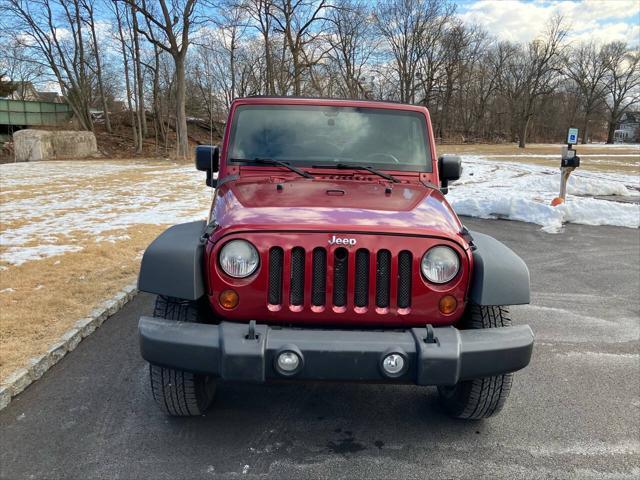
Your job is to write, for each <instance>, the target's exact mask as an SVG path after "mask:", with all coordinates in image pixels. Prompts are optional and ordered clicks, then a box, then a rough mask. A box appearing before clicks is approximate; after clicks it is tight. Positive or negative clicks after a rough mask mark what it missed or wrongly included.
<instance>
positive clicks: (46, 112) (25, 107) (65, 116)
mask: <svg viewBox="0 0 640 480" xmlns="http://www.w3.org/2000/svg"><path fill="white" fill-rule="evenodd" d="M72 115H73V112H72V110H71V107H70V106H69V105H68V104H66V103H53V102H34V101H28V100H8V99H2V98H0V142H3V141H6V140H8V137H9V135H10V134H11V133H12V132H13V131H15V130H18V129H20V128H26V127H33V126H39V125H56V124H58V123H62V122H65V121H67V120H69V119H70V118H71V116H72Z"/></svg>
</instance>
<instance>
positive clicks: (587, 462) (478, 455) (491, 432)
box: [0, 219, 640, 479]
mask: <svg viewBox="0 0 640 480" xmlns="http://www.w3.org/2000/svg"><path fill="white" fill-rule="evenodd" d="M464 222H465V224H466V225H467V226H468V227H469V228H471V229H472V230H478V231H481V232H484V233H488V234H490V235H493V236H495V237H496V238H498V239H500V240H502V241H503V242H505V243H506V244H507V245H509V246H510V247H511V248H513V249H514V250H515V251H516V252H517V253H518V254H520V255H521V256H522V257H523V258H524V260H525V261H526V262H527V264H528V265H529V268H530V270H531V279H532V304H531V305H530V306H521V307H514V308H513V309H512V313H513V318H514V322H515V323H529V324H530V325H531V327H532V328H533V330H534V332H535V334H536V342H537V343H536V346H535V350H534V359H533V361H532V364H531V365H530V366H529V368H527V369H526V370H524V371H522V372H520V373H519V374H517V376H516V379H515V382H514V386H513V390H512V392H511V397H510V399H509V402H508V403H507V406H506V407H505V409H504V410H503V412H502V413H501V414H500V415H499V416H497V417H495V418H492V419H488V420H484V421H481V422H472V423H469V422H463V421H456V420H451V419H449V418H448V417H446V416H445V415H444V414H443V412H442V411H441V410H440V409H439V407H438V404H437V393H436V391H435V389H432V388H419V387H415V386H402V387H391V386H383V385H364V384H285V383H283V384H271V385H267V386H252V385H237V384H225V385H221V386H220V387H219V389H218V395H217V399H216V401H215V403H214V406H213V408H212V409H211V410H210V411H209V412H208V413H207V415H206V416H205V417H201V418H189V419H170V418H167V417H164V416H163V415H162V414H161V413H160V412H159V410H158V409H157V408H156V407H155V405H154V404H153V403H152V399H151V396H150V392H149V388H148V370H147V366H146V364H145V363H144V362H143V360H142V359H141V358H140V356H139V353H138V348H137V335H136V327H137V318H138V317H139V316H140V315H142V314H150V313H151V310H152V301H153V298H152V297H151V296H150V295H146V294H144V295H139V296H138V297H137V298H136V299H135V300H134V301H133V302H131V303H130V304H128V305H127V306H126V307H125V308H124V309H123V310H122V311H120V312H119V313H118V314H116V315H115V316H114V317H112V318H111V319H109V320H108V321H107V322H106V323H105V324H104V325H103V326H102V327H101V328H100V329H99V330H98V331H96V332H95V333H94V334H93V335H91V336H90V337H89V338H87V339H86V340H85V341H83V342H82V343H81V344H80V346H79V347H78V348H77V349H76V350H74V351H73V352H72V353H71V354H69V355H68V356H67V357H65V358H64V359H63V360H62V361H61V362H60V363H59V364H58V365H56V366H55V367H54V368H53V369H52V370H51V371H49V372H48V373H47V374H46V375H45V376H44V377H43V378H42V379H41V380H39V381H38V382H36V383H35V384H34V385H32V386H30V387H29V388H28V389H27V390H26V391H25V392H23V393H22V394H21V395H19V396H18V397H17V398H15V399H14V400H13V402H12V403H11V404H10V405H9V407H7V408H6V409H5V410H3V411H1V412H0V476H1V477H2V478H6V479H21V478H79V479H94V478H127V479H128V478H138V479H143V478H150V479H151V478H152V479H164V478H167V479H168V478H171V479H175V478H190V479H191V478H213V477H216V476H220V477H244V478H255V477H260V478H262V477H267V478H349V479H355V478H363V479H370V478H415V479H424V478H485V477H492V478H526V479H531V478H638V477H639V476H640V356H639V350H640V349H639V346H640V341H639V335H640V296H639V292H640V235H639V231H638V230H634V229H626V228H613V227H586V226H579V225H570V226H568V227H567V228H566V229H565V231H564V233H562V234H559V235H549V234H546V233H543V232H540V231H539V227H537V226H535V225H530V224H525V223H520V222H508V221H482V220H474V219H464Z"/></svg>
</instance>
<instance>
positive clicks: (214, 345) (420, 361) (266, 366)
mask: <svg viewBox="0 0 640 480" xmlns="http://www.w3.org/2000/svg"><path fill="white" fill-rule="evenodd" d="M139 331H140V349H141V352H142V356H143V357H144V359H145V360H147V361H148V362H149V363H152V364H154V365H160V366H164V367H170V368H175V369H179V370H186V371H191V372H195V373H203V374H209V375H213V376H215V377H220V378H222V379H224V380H237V381H244V382H265V381H267V380H269V379H283V378H293V379H300V380H337V381H372V382H379V381H395V382H403V383H415V384H418V385H453V384H455V383H457V382H458V381H460V380H468V379H471V378H479V377H487V376H491V375H498V374H502V373H507V372H513V371H516V370H520V369H521V368H524V367H525V366H527V365H528V364H529V361H530V359H531V351H532V349H533V332H532V331H531V328H529V326H528V325H521V326H515V327H502V328H490V329H485V330H458V329H456V328H454V327H442V328H434V329H433V336H432V337H431V336H430V335H429V332H428V330H427V328H411V329H407V330H322V329H312V328H280V327H273V326H271V327H270V326H267V325H260V324H258V325H256V326H255V337H256V338H250V337H251V335H249V326H248V325H247V324H239V323H230V322H222V323H220V324H219V325H207V324H201V323H184V322H176V321H172V320H165V319H161V318H153V317H142V318H140V324H139ZM283 351H293V352H296V353H298V354H299V355H300V356H301V357H302V365H301V367H300V368H299V370H298V371H297V372H296V373H295V374H293V375H283V374H282V373H280V372H279V371H278V370H277V369H276V367H275V360H276V357H277V356H278V355H279V354H280V353H281V352H283ZM390 353H399V354H400V355H402V356H403V357H404V358H405V360H406V362H405V363H406V369H405V370H404V371H403V372H401V374H400V375H398V376H395V377H390V376H388V375H385V373H384V371H383V369H382V359H383V358H384V357H385V356H386V355H388V354H390Z"/></svg>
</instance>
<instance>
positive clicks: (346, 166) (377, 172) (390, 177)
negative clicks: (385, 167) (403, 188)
mask: <svg viewBox="0 0 640 480" xmlns="http://www.w3.org/2000/svg"><path fill="white" fill-rule="evenodd" d="M313 168H337V169H338V170H366V171H367V172H369V173H373V174H374V175H378V176H379V177H382V178H384V179H386V180H389V181H391V182H393V183H400V180H398V179H397V178H396V177H394V176H393V175H389V174H388V173H384V172H381V171H380V170H376V169H375V168H373V167H369V166H367V165H358V164H355V163H335V164H333V165H313Z"/></svg>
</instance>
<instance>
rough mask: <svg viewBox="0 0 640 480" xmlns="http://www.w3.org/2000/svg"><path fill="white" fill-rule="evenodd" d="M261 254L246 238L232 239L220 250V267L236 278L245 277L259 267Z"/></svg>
mask: <svg viewBox="0 0 640 480" xmlns="http://www.w3.org/2000/svg"><path fill="white" fill-rule="evenodd" d="M259 263H260V256H259V255H258V251H257V250H256V247H254V246H253V245H251V244H250V243H249V242H247V241H246V240H231V241H230V242H228V243H227V244H226V245H225V246H224V247H222V250H220V267H222V270H224V273H226V274H227V275H229V276H230V277H234V278H245V277H248V276H249V275H251V274H252V273H253V272H255V271H256V269H257V268H258V264H259Z"/></svg>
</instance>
